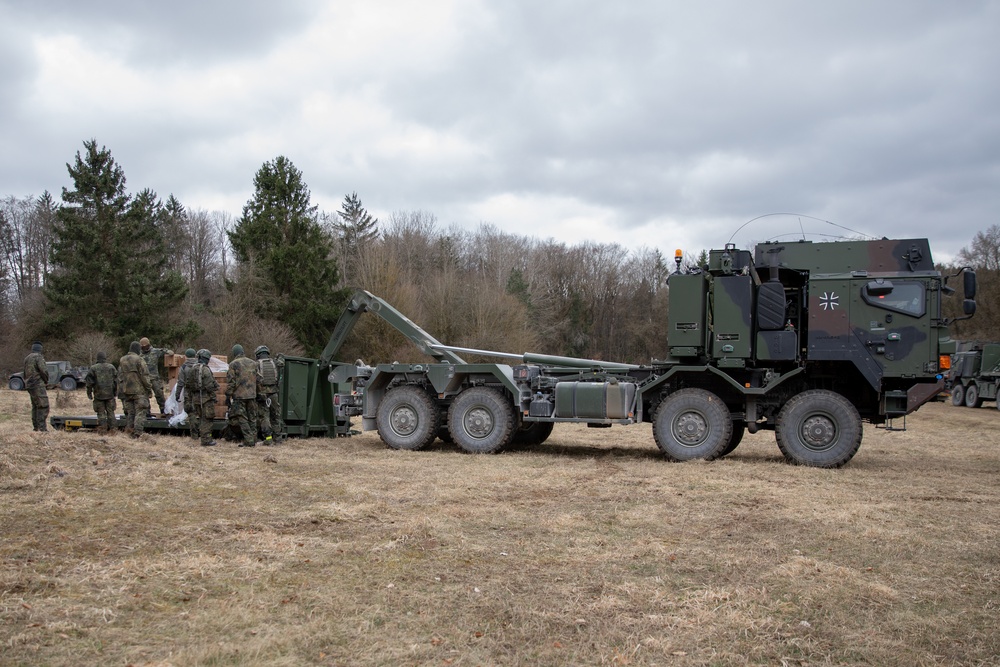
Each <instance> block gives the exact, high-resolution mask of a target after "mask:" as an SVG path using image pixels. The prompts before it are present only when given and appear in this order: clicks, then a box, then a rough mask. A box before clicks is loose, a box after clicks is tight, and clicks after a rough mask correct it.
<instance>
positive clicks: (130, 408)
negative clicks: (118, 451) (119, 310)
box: [118, 341, 153, 438]
mask: <svg viewBox="0 0 1000 667" xmlns="http://www.w3.org/2000/svg"><path fill="white" fill-rule="evenodd" d="M139 349H140V346H139V342H138V341H132V344H131V345H129V348H128V354H126V355H125V356H124V357H122V358H121V361H120V362H118V374H119V376H120V384H121V387H122V396H123V399H122V400H123V402H124V405H125V420H126V421H125V432H126V433H128V434H129V435H131V436H132V437H133V438H138V437H139V436H140V435H142V431H143V429H144V428H146V417H148V416H149V397H150V395H151V394H152V393H153V385H152V383H151V382H150V381H149V369H148V366H147V365H146V362H145V361H144V360H143V358H142V357H141V356H139Z"/></svg>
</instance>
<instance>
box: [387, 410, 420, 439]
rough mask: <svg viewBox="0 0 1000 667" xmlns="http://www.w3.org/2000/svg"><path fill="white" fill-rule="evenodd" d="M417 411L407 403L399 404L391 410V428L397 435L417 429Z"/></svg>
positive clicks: (406, 433) (408, 433) (410, 432)
mask: <svg viewBox="0 0 1000 667" xmlns="http://www.w3.org/2000/svg"><path fill="white" fill-rule="evenodd" d="M417 422H418V419H417V412H416V410H414V409H413V408H412V407H410V406H409V405H401V406H399V407H398V408H396V409H395V410H393V411H392V418H391V423H392V430H393V431H395V432H396V433H398V434H399V435H404V436H405V435H410V434H412V433H413V432H414V431H416V430H417Z"/></svg>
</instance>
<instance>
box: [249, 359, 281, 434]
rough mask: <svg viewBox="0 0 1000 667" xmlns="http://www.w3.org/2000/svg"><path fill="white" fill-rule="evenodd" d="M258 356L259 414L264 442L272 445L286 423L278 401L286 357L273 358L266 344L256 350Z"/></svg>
mask: <svg viewBox="0 0 1000 667" xmlns="http://www.w3.org/2000/svg"><path fill="white" fill-rule="evenodd" d="M254 356H255V357H257V415H258V417H259V420H260V432H261V434H263V436H264V444H265V445H270V444H271V443H273V442H274V437H279V438H280V437H281V433H282V431H283V430H284V424H282V423H281V404H280V403H278V384H279V382H280V380H281V371H282V369H283V368H284V366H285V360H284V358H283V357H282V356H281V355H280V354H279V355H278V358H277V359H276V360H275V359H272V358H271V351H270V350H269V349H267V346H266V345H261V346H259V347H258V348H257V349H256V350H254Z"/></svg>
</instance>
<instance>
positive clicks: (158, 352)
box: [139, 337, 174, 414]
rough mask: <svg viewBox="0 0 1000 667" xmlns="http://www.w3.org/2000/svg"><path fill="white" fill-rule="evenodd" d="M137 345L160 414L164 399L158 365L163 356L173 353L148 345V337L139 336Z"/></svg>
mask: <svg viewBox="0 0 1000 667" xmlns="http://www.w3.org/2000/svg"><path fill="white" fill-rule="evenodd" d="M139 346H140V347H141V348H142V352H141V353H140V356H141V357H142V360H143V361H145V362H146V370H147V371H148V372H149V382H150V384H151V385H152V387H153V396H155V397H156V405H158V406H159V408H160V414H163V412H164V406H165V404H166V401H164V400H163V378H162V377H161V376H160V366H162V365H163V357H164V355H167V354H171V355H172V354H173V353H174V351H173V350H168V349H166V348H163V347H150V345H149V339H148V338H145V337H143V338H140V339H139Z"/></svg>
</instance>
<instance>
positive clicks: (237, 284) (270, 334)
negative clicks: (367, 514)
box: [0, 140, 1000, 371]
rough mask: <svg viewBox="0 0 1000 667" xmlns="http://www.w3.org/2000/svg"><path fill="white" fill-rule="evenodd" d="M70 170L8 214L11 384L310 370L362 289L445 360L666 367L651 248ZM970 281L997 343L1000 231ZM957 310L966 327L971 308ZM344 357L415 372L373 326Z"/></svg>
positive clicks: (663, 289)
mask: <svg viewBox="0 0 1000 667" xmlns="http://www.w3.org/2000/svg"><path fill="white" fill-rule="evenodd" d="M66 166H67V171H68V175H69V178H70V181H71V184H70V185H69V186H67V187H63V188H62V194H61V202H57V201H56V199H55V197H53V195H52V194H50V193H49V192H43V193H42V194H41V195H39V196H36V197H24V198H18V197H15V196H7V197H5V198H4V199H3V200H2V201H0V245H2V249H3V253H4V258H5V259H4V261H3V264H2V265H0V321H2V322H3V323H4V327H3V333H2V334H0V369H4V370H8V371H9V370H11V369H17V368H19V366H20V362H21V360H22V359H23V356H24V354H25V350H26V349H27V347H28V345H29V344H30V341H32V340H35V339H40V340H43V341H44V342H45V343H46V356H47V358H50V359H57V358H58V359H68V360H70V361H73V362H75V363H78V364H86V363H92V362H93V359H94V356H95V355H96V353H97V351H98V350H101V349H103V350H104V351H105V352H107V353H108V354H109V355H117V354H119V353H120V352H123V351H124V350H125V349H127V346H128V343H129V341H131V340H134V339H137V338H139V337H141V336H146V337H148V338H150V340H152V341H154V344H162V345H167V346H171V347H173V348H174V349H184V348H186V347H194V348H199V347H207V348H209V349H211V350H212V351H213V352H219V353H223V354H225V353H228V351H229V348H230V347H231V346H232V344H233V343H235V342H241V343H243V344H244V345H245V346H246V345H251V346H256V345H259V344H266V345H268V346H269V347H271V348H272V350H275V351H281V352H284V353H285V354H304V355H309V356H316V355H318V354H319V352H320V351H321V350H322V348H323V346H324V344H325V343H326V340H327V337H328V336H329V334H330V331H331V330H332V328H333V325H334V323H335V322H336V319H337V317H338V316H339V314H340V312H341V311H342V309H343V307H344V305H345V304H346V302H347V299H348V298H349V296H350V293H351V292H352V291H353V290H354V289H357V288H362V289H366V290H368V291H370V292H372V293H374V294H376V295H378V296H380V297H383V298H385V299H386V300H387V301H389V302H390V303H392V304H393V305H394V306H396V307H397V308H398V309H399V310H400V311H402V312H403V313H405V314H406V315H407V316H408V317H410V318H411V319H412V320H414V321H415V322H417V323H419V324H420V325H421V326H422V327H423V328H424V329H426V330H427V331H429V332H430V333H432V334H433V335H435V336H436V337H437V338H439V339H440V340H441V341H443V342H444V343H446V344H451V345H457V346H461V347H472V348H479V349H491V350H498V351H505V352H529V351H531V352H542V353H547V354H559V355H567V356H575V357H586V358H597V359H612V360H618V361H628V362H639V363H641V362H646V361H649V360H650V359H654V358H665V357H666V355H667V340H666V334H667V328H666V326H665V323H666V321H667V302H668V297H669V290H668V289H667V278H668V276H669V274H670V272H671V271H673V270H674V267H673V262H672V261H668V260H667V259H666V258H665V256H664V255H663V254H662V253H661V252H660V250H658V249H655V248H647V247H641V248H639V249H629V248H626V247H625V246H623V245H621V244H618V243H593V242H585V243H580V244H576V245H568V244H565V243H561V242H556V241H554V240H552V239H548V240H544V239H539V238H534V237H525V236H518V235H515V234H510V233H507V232H504V231H503V230H501V229H499V228H497V227H496V226H493V225H489V224H483V225H480V226H479V227H478V228H477V229H474V230H468V229H464V228H461V227H458V226H455V225H452V226H448V227H443V226H442V225H440V224H439V223H438V221H437V219H436V218H435V217H434V215H433V214H432V213H430V212H426V211H398V212H394V213H392V214H391V215H389V217H388V218H387V219H386V220H382V221H380V220H378V219H376V218H374V217H373V216H372V215H371V214H370V213H369V212H368V211H367V210H366V208H365V207H364V205H363V203H362V201H361V199H360V197H359V196H358V195H357V193H354V192H351V193H350V194H347V195H346V196H345V197H344V200H343V203H342V205H341V208H340V209H339V210H337V211H333V212H328V211H320V210H319V209H318V207H317V206H315V205H314V204H312V201H311V193H310V191H309V188H308V186H307V185H306V182H305V179H304V176H303V174H302V173H301V171H299V170H298V169H297V168H296V167H295V166H294V164H293V163H292V162H291V161H290V160H289V159H288V158H286V157H284V156H278V157H276V158H274V159H273V160H270V161H268V162H266V163H264V164H263V165H262V166H261V167H260V169H259V170H258V171H257V173H256V174H255V175H254V178H253V186H254V189H253V195H252V197H251V198H250V199H249V200H248V201H247V203H246V205H244V207H243V209H242V211H241V213H240V215H238V216H237V215H233V214H231V213H229V212H224V211H206V210H202V209H189V208H187V207H186V206H185V205H184V204H183V203H182V202H180V201H179V200H177V199H176V198H175V197H174V196H173V195H172V194H171V195H168V196H167V198H166V200H163V199H161V198H160V197H159V196H158V195H157V194H156V192H155V191H153V190H151V189H148V188H147V189H141V190H139V191H138V192H135V193H130V192H129V191H128V190H127V189H126V178H125V173H124V170H123V168H122V166H121V165H119V164H118V163H117V162H116V161H115V160H114V158H113V157H112V155H111V152H110V150H108V149H107V148H106V147H98V144H97V141H96V140H90V141H85V142H84V148H83V150H82V151H79V152H77V154H76V156H75V159H74V160H73V162H72V163H69V164H67V165H66ZM704 258H705V252H704V251H702V253H701V255H700V256H699V257H698V258H697V259H695V260H693V261H691V260H686V261H688V262H690V263H691V264H695V263H703V262H704ZM958 265H968V266H972V267H974V268H976V269H977V270H978V272H979V282H980V294H979V296H978V302H979V311H978V313H977V315H976V317H975V318H973V319H971V320H968V321H965V322H961V323H959V325H958V326H957V331H958V335H959V336H961V337H963V338H980V339H984V340H985V339H990V336H991V335H992V334H991V332H993V331H995V330H996V328H997V324H998V323H1000V322H998V319H1000V304H998V303H997V298H996V295H997V294H998V293H1000V292H998V288H1000V284H998V283H1000V226H997V225H994V226H993V227H991V228H989V229H988V230H986V231H983V232H979V233H977V234H976V236H975V238H974V239H973V241H972V243H971V244H970V245H969V246H968V247H966V248H964V249H963V250H962V252H961V253H960V255H959V257H958ZM954 268H955V267H942V269H943V270H944V271H949V270H952V269H954ZM952 302H953V303H952ZM946 307H947V308H948V309H949V310H948V312H949V313H950V314H957V312H958V309H959V308H960V299H952V300H951V302H949V303H948V304H947V306H946ZM994 337H995V336H994ZM341 356H342V357H343V358H344V359H348V360H353V359H355V358H363V359H365V360H366V361H371V362H382V361H415V360H419V358H420V357H419V353H418V352H416V350H415V349H414V348H413V347H412V345H411V344H410V343H409V342H408V341H406V339H404V338H403V337H402V336H401V335H399V334H398V332H395V331H394V330H392V329H391V327H389V326H388V325H386V324H385V323H384V322H382V321H381V320H379V319H377V318H375V317H367V318H364V319H363V320H362V321H361V322H360V323H359V325H358V327H357V328H356V329H355V333H354V335H353V336H352V337H351V339H350V340H349V341H348V344H347V346H346V348H345V349H344V350H343V353H342V355H341Z"/></svg>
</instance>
